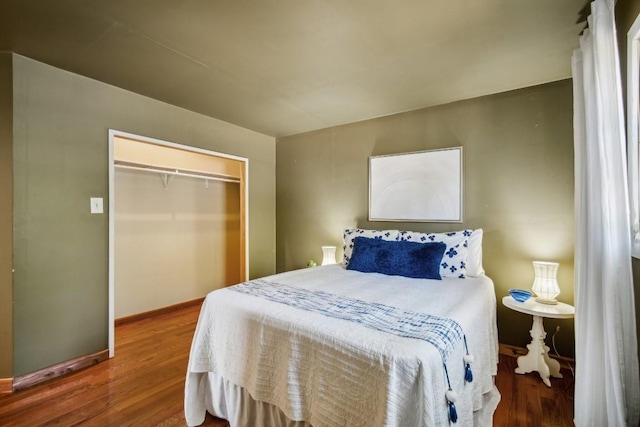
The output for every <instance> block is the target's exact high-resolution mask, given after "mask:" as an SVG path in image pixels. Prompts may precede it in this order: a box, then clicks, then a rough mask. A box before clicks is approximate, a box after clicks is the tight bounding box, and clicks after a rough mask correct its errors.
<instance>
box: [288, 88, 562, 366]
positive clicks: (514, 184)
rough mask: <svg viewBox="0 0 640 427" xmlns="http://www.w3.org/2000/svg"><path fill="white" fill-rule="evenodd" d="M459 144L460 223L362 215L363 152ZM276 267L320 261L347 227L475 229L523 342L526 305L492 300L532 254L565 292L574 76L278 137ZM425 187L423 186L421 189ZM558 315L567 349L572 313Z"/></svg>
mask: <svg viewBox="0 0 640 427" xmlns="http://www.w3.org/2000/svg"><path fill="white" fill-rule="evenodd" d="M459 146H461V147H463V152H464V154H463V182H464V186H463V194H464V197H463V199H464V215H463V222H462V224H461V223H428V222H420V223H418V222H411V223H410V222H406V223H405V222H369V221H368V220H367V218H368V191H369V187H368V179H369V171H368V168H369V157H370V156H380V155H386V154H396V153H408V152H414V151H423V150H432V149H438V148H449V147H459ZM276 165H277V167H276V212H277V213H276V221H277V224H276V230H277V231H276V236H277V238H276V241H277V243H276V268H277V270H278V271H285V270H291V269H295V268H302V267H304V266H305V265H306V263H307V261H308V260H310V259H313V260H315V261H317V262H318V261H320V260H321V257H322V251H321V246H322V245H335V246H337V247H338V253H337V257H338V259H340V257H341V256H342V250H341V248H342V231H343V229H345V228H348V227H360V228H372V229H385V228H395V229H400V230H415V231H429V232H443V231H452V230H459V229H463V228H466V229H469V228H483V229H484V245H483V247H484V260H483V261H484V268H485V270H486V273H487V275H488V276H490V277H491V278H492V279H493V280H494V282H495V287H496V293H497V295H496V296H497V297H498V329H499V334H500V342H501V343H504V344H510V345H515V346H519V347H524V346H525V345H526V344H527V343H528V342H529V341H530V337H529V334H528V330H529V329H530V327H531V318H530V317H529V316H526V315H523V314H520V313H516V312H513V311H511V310H508V309H506V308H505V307H503V306H502V304H501V303H500V300H501V299H502V296H504V295H507V291H508V290H509V289H511V288H522V289H531V284H532V283H533V278H534V271H533V266H532V261H534V260H535V261H538V260H540V261H556V262H559V263H560V269H559V271H558V282H559V285H560V289H561V294H560V296H559V297H558V299H559V300H560V301H562V302H566V303H569V304H573V252H574V249H573V241H574V215H573V199H574V197H573V191H574V183H573V169H574V168H573V107H572V84H571V80H563V81H559V82H554V83H549V84H545V85H541V86H535V87H531V88H526V89H521V90H515V91H510V92H505V93H500V94H496V95H490V96H485V97H481V98H475V99H471V100H465V101H460V102H456V103H452V104H447V105H441V106H435V107H430V108H425V109H421V110H416V111H412V112H407V113H402V114H396V115H393V116H387V117H382V118H378V119H372V120H367V121H363V122H358V123H352V124H346V125H343V126H339V127H334V128H328V129H322V130H318V131H314V132H309V133H305V134H299V135H293V136H289V137H284V138H279V139H278V140H277V142H276ZM424 191H429V190H428V189H426V188H425V189H424ZM556 325H560V327H561V330H560V332H559V333H558V335H557V337H556V344H557V348H558V351H559V352H560V354H562V355H563V356H569V357H573V355H574V338H573V321H572V320H552V319H547V320H545V327H546V330H547V331H549V332H550V333H549V335H551V332H552V331H555V328H556Z"/></svg>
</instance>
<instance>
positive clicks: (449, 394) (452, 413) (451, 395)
mask: <svg viewBox="0 0 640 427" xmlns="http://www.w3.org/2000/svg"><path fill="white" fill-rule="evenodd" d="M444 395H445V397H446V398H447V405H449V421H451V422H452V423H455V422H456V421H458V411H457V410H456V405H455V402H456V400H458V393H456V392H455V391H453V390H452V389H449V390H447V391H446V392H445V394H444Z"/></svg>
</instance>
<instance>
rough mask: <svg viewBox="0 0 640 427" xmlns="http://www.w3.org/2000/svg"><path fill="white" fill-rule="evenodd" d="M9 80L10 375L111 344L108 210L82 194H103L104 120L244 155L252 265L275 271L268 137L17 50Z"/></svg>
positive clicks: (254, 269)
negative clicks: (92, 206) (97, 211)
mask: <svg viewBox="0 0 640 427" xmlns="http://www.w3.org/2000/svg"><path fill="white" fill-rule="evenodd" d="M0 81H1V80H0ZM13 91H14V98H13V129H14V134H13V150H14V153H13V156H14V157H13V161H14V163H13V167H14V198H15V205H14V211H13V215H14V220H13V221H14V248H13V256H14V267H15V275H14V297H15V306H14V330H13V335H14V362H13V375H14V376H19V375H23V374H25V373H29V372H33V371H36V370H39V369H42V368H45V367H47V366H50V365H53V364H56V363H59V362H62V361H66V360H69V359H73V358H76V357H79V356H83V355H87V354H91V353H93V352H97V351H101V350H104V349H106V348H107V346H108V343H107V330H108V322H107V316H108V306H107V304H108V300H107V298H108V270H107V268H108V215H107V214H104V215H91V214H90V213H89V198H90V197H103V198H104V203H105V207H106V206H108V185H109V182H108V130H109V129H110V128H112V129H117V130H121V131H125V132H130V133H134V134H139V135H144V136H148V137H153V138H158V139H162V140H167V141H172V142H176V143H180V144H185V145H190V146H194V147H200V148H204V149H209V150H214V151H218V152H223V153H228V154H234V155H238V156H243V157H247V158H249V185H250V188H249V209H250V212H249V227H250V230H249V262H250V264H249V275H250V277H257V276H262V275H266V274H272V273H273V272H274V271H275V140H274V138H272V137H268V136H265V135H261V134H258V133H255V132H252V131H249V130H246V129H243V128H240V127H237V126H234V125H231V124H229V123H225V122H222V121H220V120H216V119H212V118H210V117H206V116H203V115H200V114H196V113H193V112H190V111H187V110H184V109H181V108H178V107H175V106H172V105H169V104H165V103H162V102H159V101H156V100H153V99H150V98H147V97H144V96H140V95H137V94H135V93H132V92H128V91H125V90H122V89H119V88H116V87H114V86H110V85H107V84H104V83H101V82H98V81H95V80H91V79H88V78H85V77H82V76H79V75H76V74H72V73H69V72H66V71H62V70H59V69H56V68H54V67H51V66H48V65H45V64H42V63H39V62H36V61H33V60H31V59H28V58H25V57H22V56H19V55H13ZM210 95H211V96H215V94H210ZM4 351H5V350H4V348H3V349H2V352H4Z"/></svg>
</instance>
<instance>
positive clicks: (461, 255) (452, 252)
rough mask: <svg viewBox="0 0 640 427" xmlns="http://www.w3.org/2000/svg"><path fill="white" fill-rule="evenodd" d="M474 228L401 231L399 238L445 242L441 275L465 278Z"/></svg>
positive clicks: (423, 241) (424, 241)
mask: <svg viewBox="0 0 640 427" xmlns="http://www.w3.org/2000/svg"><path fill="white" fill-rule="evenodd" d="M472 231H473V230H461V231H452V232H450V233H419V232H417V231H400V232H399V235H398V240H406V241H409V242H418V243H430V242H443V243H445V244H446V245H447V249H446V250H445V251H444V255H443V256H442V261H441V262H440V276H442V277H456V278H459V279H464V278H465V276H466V272H467V256H468V247H469V243H468V242H469V236H471V232H472Z"/></svg>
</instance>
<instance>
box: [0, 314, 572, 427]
mask: <svg viewBox="0 0 640 427" xmlns="http://www.w3.org/2000/svg"><path fill="white" fill-rule="evenodd" d="M198 312H199V307H188V308H185V309H183V310H179V311H175V312H171V313H167V314H163V315H160V316H158V317H155V318H151V319H144V320H140V321H137V322H133V323H128V324H124V325H121V326H118V327H116V357H115V358H113V359H109V360H107V361H106V362H102V363H100V364H98V365H96V366H92V367H90V368H87V369H85V370H83V371H80V372H76V373H73V374H70V375H67V376H65V377H61V378H57V379H54V380H51V381H48V382H46V383H42V384H39V385H37V386H34V387H32V388H29V389H27V390H22V391H19V392H15V393H12V394H6V395H0V425H1V426H25V425H28V426H42V425H60V426H72V425H85V426H118V427H120V426H163V427H170V426H184V425H185V421H184V415H183V412H182V410H183V397H184V378H185V374H186V369H187V360H188V355H189V348H190V345H191V338H192V336H193V331H194V329H195V324H196V321H197V318H198ZM515 366H516V362H515V358H512V357H508V356H503V355H501V356H500V365H499V371H498V377H497V379H496V384H497V386H498V389H499V390H500V393H501V394H502V400H501V402H500V404H499V406H498V409H497V411H496V414H495V416H494V426H496V427H502V426H509V427H520V426H532V427H535V426H549V427H561V426H565V425H566V426H572V425H573V421H572V420H573V379H572V377H571V373H570V372H564V374H565V378H563V379H552V380H551V382H552V388H548V387H546V386H545V385H544V384H543V383H542V381H541V380H540V378H539V377H538V375H537V374H536V373H532V374H527V375H516V374H514V373H513V369H515ZM203 425H204V426H211V427H223V426H227V425H228V424H227V423H226V422H225V421H224V420H220V419H216V418H214V417H211V416H208V417H207V419H206V421H205V423H204V424H203Z"/></svg>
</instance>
